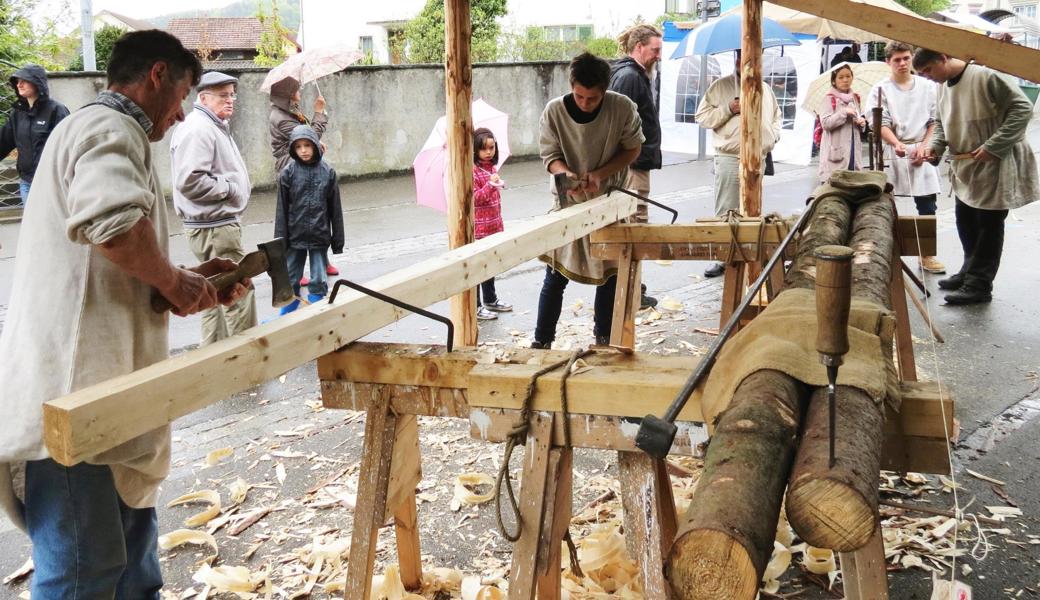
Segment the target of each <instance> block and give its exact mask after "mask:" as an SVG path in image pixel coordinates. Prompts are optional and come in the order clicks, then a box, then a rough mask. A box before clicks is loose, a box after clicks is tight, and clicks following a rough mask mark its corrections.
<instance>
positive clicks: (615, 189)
mask: <svg viewBox="0 0 1040 600" xmlns="http://www.w3.org/2000/svg"><path fill="white" fill-rule="evenodd" d="M610 191H612V192H621V193H622V194H628V195H629V196H632V197H633V198H638V199H639V200H642V201H643V202H646V203H647V204H653V205H654V206H656V207H657V208H660V209H662V210H666V211H668V212H670V213H672V221H671V223H670V224H671V225H674V224H675V220H676V219H678V218H679V211H677V210H675V209H674V208H672V207H671V206H668V205H666V204H662V203H660V202H658V201H656V200H651V199H649V198H647V197H646V196H640V195H639V194H637V193H635V192H633V191H630V190H626V189H624V188H619V187H618V186H616V185H612V186H610Z"/></svg>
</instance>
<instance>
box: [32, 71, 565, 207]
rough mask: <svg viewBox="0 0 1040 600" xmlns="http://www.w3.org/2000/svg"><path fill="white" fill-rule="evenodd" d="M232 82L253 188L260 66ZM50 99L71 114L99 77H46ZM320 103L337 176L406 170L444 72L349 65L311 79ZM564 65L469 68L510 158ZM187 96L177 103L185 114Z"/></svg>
mask: <svg viewBox="0 0 1040 600" xmlns="http://www.w3.org/2000/svg"><path fill="white" fill-rule="evenodd" d="M229 73H232V74H234V75H236V76H237V77H239V79H240V81H239V87H238V101H237V103H236V106H235V115H234V117H232V123H231V130H232V135H233V136H234V138H235V141H236V142H237V143H238V145H239V148H240V149H241V150H242V155H243V157H244V158H245V161H246V164H247V165H248V166H249V172H250V177H251V178H252V182H253V185H254V187H258V188H265V187H270V186H271V185H273V183H274V181H275V173H274V161H273V159H272V158H271V147H270V140H269V138H268V133H267V131H268V128H267V115H268V112H269V110H270V104H269V102H268V96H267V94H265V93H262V92H260V91H259V88H260V84H261V83H262V82H263V79H264V77H265V76H266V74H267V70H266V69H249V70H245V71H229ZM49 77H50V88H51V95H52V96H53V97H54V98H57V99H58V100H59V101H61V102H64V103H65V104H66V105H67V106H68V107H69V109H70V110H75V109H77V108H79V107H81V106H83V105H84V104H87V103H89V102H91V101H92V100H93V98H94V96H95V95H96V94H97V92H98V91H100V90H101V89H103V87H104V76H103V75H102V74H99V73H53V74H50V75H49ZM318 85H319V86H320V87H321V91H322V93H323V94H324V95H325V99H326V100H327V102H328V114H329V127H328V130H327V131H326V133H325V137H324V141H325V144H326V145H327V147H328V152H327V154H326V159H327V160H328V161H329V162H330V163H331V164H332V166H333V167H335V169H336V171H337V173H338V174H339V175H340V176H341V177H358V176H366V175H374V174H380V173H387V172H393V171H402V170H407V169H410V168H411V164H412V159H414V158H415V155H416V153H418V152H419V150H420V149H421V148H422V145H423V143H424V142H425V141H426V138H427V136H429V134H430V131H431V129H432V128H433V124H434V123H435V122H436V120H437V119H438V118H439V117H441V116H443V115H444V106H445V104H444V69H443V67H440V66H437V65H420V66H411V65H409V66H374V67H353V68H350V69H347V70H346V71H343V72H340V73H336V74H335V75H330V76H328V77H324V78H322V79H320V80H319V81H318ZM568 87H569V86H568V81H567V68H566V64H565V63H555V62H549V63H496V64H481V65H476V66H475V67H474V69H473V99H474V100H475V99H477V98H483V99H484V100H485V101H486V102H487V103H488V104H490V105H492V106H494V107H495V108H497V109H499V110H501V111H503V112H506V113H508V114H509V115H510V122H509V145H510V151H511V153H512V154H513V155H514V156H528V155H536V154H537V153H538V118H539V116H540V115H541V112H542V108H543V107H544V106H545V104H546V102H548V101H549V100H550V99H551V98H554V97H556V96H559V95H561V94H563V93H565V92H566V91H567V89H568ZM315 95H316V88H315V86H314V85H313V84H311V85H307V86H305V87H304V90H303V101H302V102H301V106H303V107H304V108H305V112H307V113H308V116H309V115H310V107H311V106H312V105H313V101H314V97H315ZM192 100H194V94H192V95H191V97H190V98H189V99H188V101H187V102H186V103H185V110H186V111H188V110H190V109H191V101H192ZM169 139H170V135H169V134H167V135H166V139H165V140H163V141H162V142H158V143H157V144H156V146H158V147H157V148H156V156H157V157H158V158H159V163H158V168H159V172H160V176H161V178H162V181H163V186H164V187H165V188H166V189H167V190H168V189H169V172H170V168H169V146H168V142H169Z"/></svg>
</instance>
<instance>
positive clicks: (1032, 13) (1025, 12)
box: [1012, 4, 1036, 19]
mask: <svg viewBox="0 0 1040 600" xmlns="http://www.w3.org/2000/svg"><path fill="white" fill-rule="evenodd" d="M1012 10H1014V11H1015V14H1016V15H1018V16H1019V17H1026V18H1029V19H1035V18H1036V5H1035V4H1027V5H1025V6H1015V7H1013V8H1012Z"/></svg>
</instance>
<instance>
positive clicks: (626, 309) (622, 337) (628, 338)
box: [610, 244, 643, 348]
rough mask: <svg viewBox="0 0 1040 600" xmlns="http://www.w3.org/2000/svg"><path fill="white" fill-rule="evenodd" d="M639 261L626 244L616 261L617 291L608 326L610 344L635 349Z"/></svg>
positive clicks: (639, 293)
mask: <svg viewBox="0 0 1040 600" xmlns="http://www.w3.org/2000/svg"><path fill="white" fill-rule="evenodd" d="M642 295H643V294H642V287H641V286H640V277H639V261H638V260H633V259H632V245H631V244H627V245H625V246H624V249H623V250H622V251H621V258H620V259H619V261H618V274H617V289H616V291H615V292H614V316H613V320H612V321H611V324H610V344H611V345H612V346H624V347H626V348H635V345H636V311H637V310H639V303H640V302H641V300H642Z"/></svg>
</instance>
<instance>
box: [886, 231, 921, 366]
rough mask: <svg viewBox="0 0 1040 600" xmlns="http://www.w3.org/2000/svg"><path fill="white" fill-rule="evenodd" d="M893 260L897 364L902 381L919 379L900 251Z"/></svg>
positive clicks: (891, 285)
mask: <svg viewBox="0 0 1040 600" xmlns="http://www.w3.org/2000/svg"><path fill="white" fill-rule="evenodd" d="M895 254H896V256H894V257H893V260H892V277H891V278H890V279H889V285H888V289H889V301H890V302H891V303H892V312H894V313H895V315H896V331H895V345H896V366H897V367H898V368H899V380H900V381H917V364H916V363H915V362H914V340H913V335H912V334H911V332H910V313H909V312H908V310H907V306H906V286H905V284H904V280H903V270H902V268H901V267H900V265H899V260H900V258H899V256H898V254H899V252H898V250H897V251H896V252H895Z"/></svg>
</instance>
